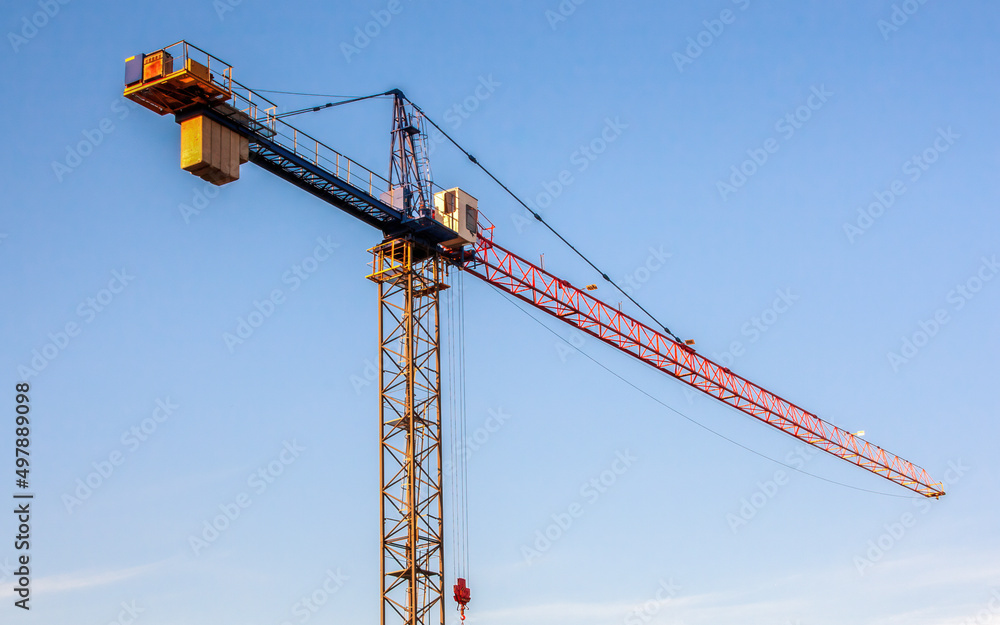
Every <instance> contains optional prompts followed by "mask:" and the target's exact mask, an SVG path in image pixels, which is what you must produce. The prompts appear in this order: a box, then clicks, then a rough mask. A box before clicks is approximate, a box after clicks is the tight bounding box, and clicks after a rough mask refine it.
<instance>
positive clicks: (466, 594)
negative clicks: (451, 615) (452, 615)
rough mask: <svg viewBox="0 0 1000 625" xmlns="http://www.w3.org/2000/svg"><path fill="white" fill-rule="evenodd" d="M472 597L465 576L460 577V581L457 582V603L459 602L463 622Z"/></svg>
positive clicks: (459, 611)
mask: <svg viewBox="0 0 1000 625" xmlns="http://www.w3.org/2000/svg"><path fill="white" fill-rule="evenodd" d="M471 599H472V591H471V590H469V587H468V586H466V585H465V578H464V577H459V578H458V583H457V584H455V603H457V604H458V613H459V615H460V616H461V618H462V621H463V622H464V621H465V608H466V606H467V605H469V601H470V600H471Z"/></svg>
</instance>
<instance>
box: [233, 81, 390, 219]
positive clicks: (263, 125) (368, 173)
mask: <svg viewBox="0 0 1000 625" xmlns="http://www.w3.org/2000/svg"><path fill="white" fill-rule="evenodd" d="M232 85H233V92H232V93H233V98H232V100H231V105H232V106H233V108H235V109H237V110H238V111H239V112H240V113H242V114H243V116H244V117H242V118H239V117H236V116H234V118H236V119H239V120H240V122H241V123H243V124H245V125H247V126H248V127H249V128H250V129H251V130H253V131H254V132H255V133H257V134H260V135H262V136H264V137H266V138H267V139H269V140H271V141H273V142H274V143H277V144H278V145H280V146H281V147H283V148H285V149H286V150H289V151H290V152H292V153H294V154H295V155H296V156H298V157H299V158H301V159H303V160H305V161H308V162H310V163H312V164H313V165H315V166H317V167H320V168H322V169H324V170H326V171H328V172H330V173H332V174H333V175H334V176H336V177H337V178H340V179H341V180H343V181H345V182H346V183H347V184H349V185H351V186H353V187H355V188H356V189H359V190H361V191H364V192H365V193H367V194H368V195H370V196H372V197H374V198H378V199H381V196H382V194H383V193H385V192H386V191H388V190H389V181H388V180H386V179H385V178H384V177H383V176H380V175H379V174H376V173H375V172H373V171H372V170H370V169H368V168H367V167H365V166H364V165H361V164H360V163H358V162H357V161H354V160H352V159H350V158H348V157H346V156H344V155H343V154H341V153H340V152H338V151H336V150H334V149H333V148H331V147H330V146H328V145H326V144H325V143H323V142H322V141H320V140H319V139H317V138H315V137H313V136H312V135H309V134H307V133H305V132H302V131H301V130H299V129H298V128H296V127H295V126H292V125H291V124H288V123H286V122H285V121H283V120H282V119H280V118H279V117H278V105H277V104H275V103H274V102H272V101H271V100H269V99H267V98H266V97H264V96H262V95H260V94H259V93H257V92H255V91H253V90H252V89H249V88H248V87H246V86H244V85H242V84H240V83H239V82H237V81H235V80H234V81H232Z"/></svg>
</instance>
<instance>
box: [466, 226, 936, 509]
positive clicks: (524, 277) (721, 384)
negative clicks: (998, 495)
mask: <svg viewBox="0 0 1000 625" xmlns="http://www.w3.org/2000/svg"><path fill="white" fill-rule="evenodd" d="M465 269H466V270H467V271H468V272H469V273H471V274H473V275H475V276H476V277H478V278H481V279H482V280H484V281H486V282H488V283H490V284H492V285H493V286H495V287H497V288H499V289H501V290H503V291H506V292H507V293H510V294H511V295H514V296H515V297H517V298H519V299H520V300H522V301H524V302H527V303H529V304H531V305H532V306H535V307H536V308H539V309H541V310H543V311H545V312H547V313H549V314H550V315H552V316H554V317H556V318H557V319H561V320H562V321H564V322H566V323H568V324H570V325H572V326H575V327H577V328H579V329H580V330H582V331H584V332H586V333H588V334H590V335H591V336H594V337H595V338H598V339H600V340H601V341H603V342H605V343H607V344H609V345H611V346H613V347H615V348H617V349H620V350H622V351H624V352H626V353H628V354H630V355H632V356H634V357H635V358H638V359H639V360H641V361H643V362H645V363H646V364H649V365H651V366H653V367H655V368H657V369H659V370H661V371H663V372H665V373H667V374H668V375H670V376H672V377H675V378H677V379H678V380H680V381H682V382H684V383H686V384H688V385H690V386H692V387H694V388H696V389H698V390H699V391H702V392H703V393H705V394H707V395H710V396H711V397H713V398H715V399H717V400H719V401H722V402H724V403H726V404H728V405H730V406H732V407H734V408H736V409H737V410H740V411H741V412H743V413H745V414H748V415H750V416H752V417H754V418H756V419H759V420H760V421H763V422H764V423H767V424H768V425H770V426H772V427H775V428H777V429H779V430H782V431H783V432H785V433H787V434H790V435H792V436H794V437H795V438H797V439H799V440H801V441H803V442H806V443H809V444H810V445H813V446H815V447H818V448H819V449H822V450H824V451H826V452H828V453H830V454H833V455H835V456H837V457H838V458H841V459H843V460H847V461H848V462H851V463H853V464H855V465H857V466H859V467H861V468H864V469H867V470H868V471H871V472H872V473H875V474H876V475H880V476H882V477H884V478H885V479H887V480H890V481H892V482H895V483H896V484H899V485H901V486H904V487H906V488H909V489H910V490H913V491H915V492H917V493H919V494H921V495H923V496H925V497H935V498H936V497H941V496H942V495H944V491H943V490H942V489H941V485H940V484H938V483H934V482H932V481H931V479H930V476H929V475H928V474H927V472H926V471H925V470H924V469H922V468H920V467H918V466H917V465H915V464H913V463H911V462H909V461H907V460H904V459H902V458H900V457H899V456H896V455H894V454H891V453H889V452H888V451H886V450H884V449H882V448H881V447H879V446H878V445H874V444H872V443H870V442H868V441H866V440H864V439H862V438H860V437H858V436H855V435H854V434H851V433H850V432H847V431H846V430H842V429H841V428H838V427H837V426H835V425H833V424H831V423H828V422H826V421H824V420H822V419H820V418H819V417H817V416H816V415H814V414H812V413H810V412H807V411H806V410H804V409H802V408H800V407H798V406H796V405H795V404H793V403H791V402H789V401H787V400H785V399H782V398H781V397H779V396H777V395H775V394H774V393H771V392H770V391H767V390H766V389H764V388H762V387H760V386H758V385H756V384H754V383H753V382H750V381H749V380H747V379H745V378H743V377H741V376H739V375H737V374H735V373H733V372H732V371H730V370H729V369H728V368H726V367H723V366H722V365H719V364H718V363H715V362H713V361H711V360H709V359H708V358H705V357H704V356H701V355H700V354H698V353H697V352H695V351H694V349H693V348H691V347H688V346H687V345H683V344H681V343H678V342H677V341H674V340H672V339H670V338H668V337H666V336H664V335H663V334H661V333H659V332H657V331H656V330H653V329H652V328H650V327H648V326H646V325H644V324H642V323H640V322H639V321H637V320H635V319H633V318H632V317H630V316H628V315H626V314H624V313H622V312H621V311H619V310H618V309H616V308H614V307H611V306H608V305H607V304H605V303H603V302H601V301H600V300H598V299H596V298H594V297H593V296H591V295H589V294H588V293H586V292H584V291H582V290H580V289H577V288H576V287H574V286H572V285H571V284H569V283H568V282H566V281H564V280H561V279H559V278H557V277H556V276H554V275H552V274H550V273H548V272H546V271H545V270H543V269H541V268H540V267H537V266H535V265H534V264H532V263H530V262H528V261H526V260H524V259H523V258H521V257H519V256H517V255H515V254H513V253H512V252H509V251H507V250H506V249H504V248H503V247H501V246H499V245H497V244H496V243H494V242H493V241H491V240H489V239H488V238H486V237H483V238H481V239H480V240H479V243H478V244H477V247H476V253H475V256H474V259H473V260H472V261H471V262H469V263H467V264H466V266H465Z"/></svg>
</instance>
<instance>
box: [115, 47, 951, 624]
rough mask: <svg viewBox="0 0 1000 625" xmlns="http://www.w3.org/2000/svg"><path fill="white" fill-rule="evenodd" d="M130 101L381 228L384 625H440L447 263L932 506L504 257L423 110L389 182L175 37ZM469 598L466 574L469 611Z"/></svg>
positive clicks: (878, 461)
mask: <svg viewBox="0 0 1000 625" xmlns="http://www.w3.org/2000/svg"><path fill="white" fill-rule="evenodd" d="M124 95H125V97H127V98H130V99H132V100H134V101H135V102H137V103H139V104H141V105H142V106H144V107H146V108H148V109H150V110H152V111H154V112H156V113H158V114H160V115H166V114H173V115H174V119H175V121H177V123H179V124H180V125H181V166H182V168H184V169H186V170H187V171H189V172H191V173H193V174H195V175H198V176H199V177H201V178H203V179H205V180H207V181H209V182H211V183H213V184H216V185H222V184H227V183H229V182H232V181H234V180H237V179H238V178H239V168H240V166H241V165H242V164H243V163H246V162H251V163H254V164H255V165H257V166H259V167H261V168H263V169H264V170H265V171H268V172H270V173H272V174H274V175H276V176H278V177H279V178H281V179H283V180H286V181H287V182H289V183H291V184H293V185H295V186H297V187H299V188H300V189H302V190H304V191H306V192H308V193H310V194H312V195H314V196H316V197H317V198H319V199H321V200H323V201H325V202H327V203H329V204H331V205H333V206H335V207H337V208H339V209H341V210H343V211H344V212H346V213H348V214H350V215H352V216H354V217H356V218H358V219H360V220H361V221H363V222H365V223H367V224H369V225H371V226H373V227H375V228H377V229H379V230H380V231H381V232H382V234H383V241H382V243H380V244H378V245H376V246H375V247H372V248H371V249H370V252H371V253H372V271H371V273H370V274H369V275H368V276H367V277H368V279H370V280H372V281H373V282H374V283H376V285H377V287H378V326H379V362H380V377H379V416H380V437H379V438H380V450H381V463H380V484H381V486H380V504H379V505H380V510H381V518H382V527H381V532H380V536H381V543H382V547H381V549H382V558H381V576H382V602H381V622H382V625H387V624H389V623H402V624H404V625H425V624H431V623H440V624H442V625H443V623H444V622H445V601H444V596H445V592H444V589H445V569H444V547H445V546H444V521H443V516H444V515H443V498H442V489H443V487H444V484H443V483H442V445H441V441H442V436H441V434H442V432H441V396H442V393H441V355H440V343H441V332H440V319H439V307H440V294H441V292H442V291H443V290H444V289H446V288H448V285H447V284H446V280H445V275H446V272H447V269H448V267H449V266H454V267H457V268H458V269H460V270H464V271H466V272H468V273H469V274H470V275H473V276H476V277H478V278H480V279H482V280H484V281H485V282H487V283H489V284H491V285H492V286H494V287H496V288H498V289H500V290H501V291H503V292H506V293H508V294H510V295H512V296H514V297H517V298H519V299H520V300H522V301H524V302H526V303H528V304H530V305H532V306H534V307H536V308H538V309H540V310H542V311H544V312H546V313H547V314H550V315H552V316H553V317H555V318H557V319H559V320H561V321H563V322H566V323H568V324H570V325H572V326H574V327H577V328H579V329H580V330H583V331H584V332H587V333H588V334H590V335H592V336H594V337H596V338H598V339H600V340H601V341H603V342H604V343H606V344H608V345H610V346H612V347H614V348H616V349H619V350H621V351H624V352H626V353H628V354H630V355H632V356H633V357H635V358H637V359H639V360H641V361H643V362H645V363H646V364H648V365H650V366H653V367H655V368H656V369H658V370H660V371H662V372H664V373H665V374H667V375H669V376H671V377H673V378H676V379H678V380H680V381H681V382H684V383H685V384H688V385H690V386H692V387H694V388H696V389H698V390H700V391H702V392H704V393H706V394H708V395H710V396H712V397H714V398H715V399H718V400H719V401H721V402H723V403H726V404H728V405H729V406H732V407H733V408H735V409H737V410H739V411H741V412H743V413H745V414H747V415H749V416H751V417H753V418H755V419H758V420H760V421H762V422H763V423H766V424H768V425H771V426H773V427H775V428H778V429H780V430H782V431H783V432H785V433H787V434H789V435H791V436H793V437H795V438H796V439H798V440H800V441H803V442H805V443H808V444H810V445H813V446H815V447H817V448H819V449H822V450H824V451H826V452H828V453H830V454H833V455H835V456H837V457H839V458H841V459H843V460H846V461H848V462H850V463H852V464H855V465H857V466H859V467H861V468H863V469H865V470H867V471H870V472H872V473H875V474H876V475H879V476H881V477H883V478H885V479H887V480H890V481H892V482H894V483H896V484H899V485H900V486H903V487H905V488H908V489H910V490H912V491H914V492H916V493H919V494H920V495H923V496H925V497H934V498H937V497H941V496H942V495H944V491H943V490H942V489H941V484H940V483H936V482H933V481H932V480H931V479H930V477H929V476H928V474H927V472H926V471H924V469H922V468H920V467H918V466H916V465H914V464H913V463H911V462H909V461H907V460H904V459H902V458H900V457H899V456H896V455H894V454H891V453H889V452H887V451H886V450H884V449H882V448H881V447H878V446H877V445H874V444H872V443H869V442H868V441H866V440H864V439H861V438H859V437H857V436H855V435H853V434H851V433H849V432H847V431H845V430H843V429H841V428H838V427H836V426H834V425H832V424H830V423H828V422H826V421H824V420H823V419H821V418H819V417H818V416H816V415H814V414H812V413H810V412H807V411H805V410H804V409H802V408H800V407H798V406H797V405H795V404H793V403H791V402H789V401H787V400H785V399H782V398H781V397H779V396H777V395H775V394H774V393H771V392H769V391H767V390H766V389H764V388H763V387H761V386H758V385H756V384H754V383H752V382H750V381H749V380H747V379H745V378H743V377H741V376H739V375H737V374H735V373H733V372H732V371H730V370H729V369H728V368H726V367H723V366H721V365H719V364H717V363H714V362H712V361H711V360H709V359H707V358H705V357H703V356H701V355H700V354H698V353H697V352H696V351H695V350H694V349H693V348H691V347H690V346H688V345H685V344H683V343H680V342H678V341H675V340H674V339H672V338H670V337H667V336H665V335H663V334H661V333H659V332H657V331H655V330H653V329H651V328H650V327H648V326H646V325H644V324H642V323H641V322H639V321H637V320H635V319H633V318H632V317H630V316H628V315H626V314H624V313H623V312H622V311H621V310H618V309H616V308H614V307H612V306H609V305H607V304H605V303H604V302H601V301H600V300H598V299H596V298H594V297H593V296H591V295H589V294H588V293H586V292H584V291H583V290H580V289H577V288H576V287H574V286H572V285H571V284H569V283H568V282H566V281H565V280H561V279H560V278H558V277H556V276H555V275H553V274H551V273H549V272H547V271H545V270H543V269H542V268H540V267H537V266H535V265H534V264H532V263H530V262H528V261H526V260H524V259H523V258H521V257H520V256H517V255H516V254H514V253H513V252H510V251H508V250H506V249H505V248H503V247H501V246H500V245H499V244H497V243H496V242H494V240H493V230H494V229H493V226H492V224H490V223H489V220H487V219H486V218H485V217H483V216H482V215H480V214H479V212H478V203H477V201H476V199H475V198H474V197H472V196H471V195H469V194H468V193H466V192H464V191H462V190H461V189H458V188H453V189H448V190H444V189H441V190H437V189H436V187H435V186H434V185H433V183H432V182H431V176H430V164H429V162H428V158H427V149H426V148H427V145H426V138H425V137H426V135H425V133H424V132H423V122H424V118H423V115H422V114H421V113H420V112H419V109H417V108H416V107H414V106H412V105H409V103H408V101H407V100H406V98H405V96H404V95H403V94H402V92H400V91H399V90H392V91H387V92H386V93H384V94H381V95H384V96H392V97H393V126H392V131H391V141H390V153H391V155H392V156H391V163H390V167H389V173H388V177H383V176H381V175H379V174H376V173H375V172H373V171H372V170H370V169H367V168H366V167H364V166H362V165H360V164H359V163H356V162H355V161H353V160H351V159H349V158H347V157H346V156H344V155H342V154H340V153H339V152H338V151H336V150H334V149H333V148H331V147H330V146H328V145H326V144H325V143H323V142H321V141H319V140H318V139H316V138H314V137H312V136H310V135H308V134H306V133H304V132H301V131H300V130H298V129H297V128H295V127H294V126H291V125H289V124H288V123H287V122H285V121H284V120H283V119H282V118H281V116H280V115H279V114H278V112H277V105H275V104H274V103H273V102H271V101H270V100H268V99H267V98H266V97H264V96H262V95H260V94H259V93H256V92H254V91H253V90H251V89H248V88H247V87H245V86H243V85H241V84H240V83H239V82H237V81H236V80H234V79H233V77H232V67H231V66H230V65H228V64H226V63H224V62H223V61H221V60H219V59H218V58H216V57H214V56H212V55H210V54H208V53H207V52H205V51H203V50H201V49H200V48H197V47H196V46H193V45H191V44H190V43H187V42H185V41H180V42H178V43H175V44H173V45H171V46H167V47H166V48H163V49H162V50H158V51H156V52H154V53H152V54H147V55H139V56H135V57H131V58H129V59H126V71H125V91H124ZM469 597H470V592H469V588H468V587H467V586H466V583H465V580H464V579H458V580H457V583H456V584H455V588H454V598H455V600H456V603H457V604H458V605H459V607H460V608H461V610H462V619H463V620H464V618H465V616H464V609H465V605H466V604H467V603H468V602H469Z"/></svg>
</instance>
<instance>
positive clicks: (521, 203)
mask: <svg viewBox="0 0 1000 625" xmlns="http://www.w3.org/2000/svg"><path fill="white" fill-rule="evenodd" d="M407 102H409V103H410V105H411V106H413V108H414V109H416V110H417V112H419V113H420V114H421V115H423V116H424V119H426V120H427V121H428V122H429V123H430V124H431V125H432V126H434V127H435V128H436V129H437V130H438V132H440V133H441V134H442V135H444V137H445V139H447V140H448V141H450V142H451V144H452V145H454V146H455V147H456V148H458V149H459V151H461V152H462V153H463V154H465V156H466V157H468V159H469V160H470V161H472V162H473V164H475V165H476V166H477V167H479V169H481V170H483V172H484V173H485V174H486V175H487V176H489V177H490V178H492V179H493V182H495V183H497V184H498V185H500V188H502V189H503V190H504V191H506V192H507V194H508V195H509V196H511V197H512V198H514V201H516V202H517V203H518V204H520V205H521V206H523V207H524V209H525V210H527V211H528V212H529V213H531V216H532V217H534V218H535V219H536V220H538V221H539V222H540V223H541V224H542V225H543V226H545V227H546V228H548V229H549V231H550V232H551V233H552V234H554V235H556V237H558V239H559V240H560V241H562V242H563V243H565V244H566V245H567V246H568V247H569V248H570V249H571V250H573V251H574V252H576V254H577V256H579V257H580V258H582V259H583V260H584V262H586V263H587V264H588V265H590V266H591V267H592V268H593V269H594V271H596V272H597V273H598V274H600V276H601V277H602V278H604V280H605V281H606V282H608V283H609V284H611V286H613V287H615V288H616V289H618V291H619V292H621V294H622V295H624V296H625V297H626V298H628V300H629V301H630V302H632V303H633V304H635V305H636V306H637V307H638V308H639V310H641V311H642V312H644V313H645V314H646V316H647V317H649V318H650V319H651V320H652V321H653V323H655V324H656V325H658V326H660V327H661V328H663V331H664V332H666V333H667V335H668V336H670V337H671V338H673V339H674V340H675V341H677V342H678V343H683V342H684V341H683V340H681V339H680V338H679V337H678V336H677V335H676V334H674V333H673V332H671V331H670V328H668V327H667V326H666V324H664V323H662V322H661V321H660V320H659V319H657V318H656V317H655V316H653V313H651V312H649V311H648V310H646V308H645V307H644V306H643V305H642V304H640V303H639V302H637V301H635V299H634V298H633V297H632V296H631V295H629V294H628V293H626V292H625V290H624V289H623V288H622V287H620V286H618V283H617V282H615V281H614V280H612V279H611V278H610V277H608V274H607V273H605V272H604V271H602V270H601V269H600V268H599V267H598V266H597V265H596V264H594V262H593V261H591V260H590V259H589V258H587V256H586V255H585V254H584V253H583V252H581V251H580V250H579V249H577V248H576V246H574V245H573V244H572V243H570V242H569V241H568V240H567V239H566V237H564V236H563V235H561V234H560V233H559V232H558V231H557V230H556V229H555V228H554V227H552V225H551V224H550V223H549V222H547V221H545V219H543V218H542V216H541V215H539V214H538V213H537V212H536V211H535V210H534V209H532V208H531V207H530V206H528V205H527V204H526V203H525V202H524V200H522V199H521V198H520V197H518V196H517V194H516V193H514V192H513V191H511V190H510V189H509V188H507V185H505V184H504V183H502V182H500V180H499V179H497V177H496V176H494V175H493V173H492V172H491V171H490V170H488V169H486V167H485V166H484V165H483V164H482V163H480V162H479V160H478V159H476V157H475V156H473V155H472V154H470V153H469V151H468V150H466V149H465V148H463V147H462V146H461V145H459V144H458V142H457V141H455V140H454V139H452V138H451V135H449V134H448V133H447V132H445V131H444V130H443V129H442V128H441V126H438V125H437V123H436V122H435V121H434V120H433V119H431V118H430V117H428V116H427V113H425V112H424V111H423V110H422V109H421V108H420V107H419V106H417V105H416V104H414V103H413V102H412V101H410V100H407Z"/></svg>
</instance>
